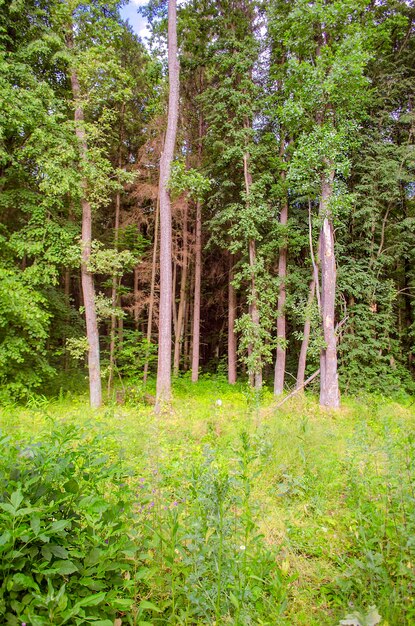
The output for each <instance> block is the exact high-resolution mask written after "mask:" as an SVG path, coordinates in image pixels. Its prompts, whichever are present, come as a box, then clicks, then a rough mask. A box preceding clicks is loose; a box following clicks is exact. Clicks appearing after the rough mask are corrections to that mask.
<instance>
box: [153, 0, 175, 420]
mask: <svg viewBox="0 0 415 626" xmlns="http://www.w3.org/2000/svg"><path fill="white" fill-rule="evenodd" d="M176 21H177V20H176V1H175V0H169V7H168V66H169V108H168V117H167V130H166V140H165V143H164V149H163V154H162V156H161V160H160V183H159V198H160V307H159V346H158V363H157V399H156V411H160V409H161V408H162V406H163V404H165V403H166V402H169V401H170V399H171V322H172V301H171V298H172V269H171V245H172V244H171V237H172V224H171V206H170V193H169V190H168V183H169V179H170V171H171V163H172V160H173V156H174V146H175V143H176V134H177V122H178V117H179V70H180V68H179V61H178V56H177V31H176Z"/></svg>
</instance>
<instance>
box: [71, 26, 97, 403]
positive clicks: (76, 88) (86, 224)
mask: <svg viewBox="0 0 415 626" xmlns="http://www.w3.org/2000/svg"><path fill="white" fill-rule="evenodd" d="M66 43H67V46H68V48H69V49H70V50H72V49H73V35H72V32H68V34H67V39H66ZM70 80H71V88H72V96H73V99H74V103H75V133H76V137H77V139H78V142H79V147H80V158H81V161H86V158H87V151H88V147H87V141H86V135H85V129H84V126H83V123H84V111H83V108H82V104H81V99H80V97H81V89H80V85H79V80H78V75H77V73H76V71H75V70H74V69H71V71H70ZM81 187H82V195H81V207H82V234H81V244H82V260H81V283H82V295H83V301H84V307H85V320H86V335H87V340H88V373H89V401H90V404H91V407H93V408H97V407H99V406H101V404H102V390H101V368H100V359H99V334H98V320H97V314H96V309H95V289H94V277H93V275H92V273H91V272H90V271H89V270H88V264H89V259H90V256H91V241H92V213H91V204H90V202H89V201H88V198H87V191H88V182H87V180H86V178H83V179H82V180H81Z"/></svg>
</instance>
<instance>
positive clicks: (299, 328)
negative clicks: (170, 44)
mask: <svg viewBox="0 0 415 626" xmlns="http://www.w3.org/2000/svg"><path fill="white" fill-rule="evenodd" d="M119 8H120V3H117V2H93V3H88V2H78V1H77V2H75V1H74V2H72V3H66V4H65V6H63V5H62V4H61V3H58V2H57V3H55V2H53V1H51V2H47V3H40V4H39V3H30V2H29V3H25V4H24V6H23V5H22V4H18V3H4V4H2V5H1V7H0V11H1V17H2V24H3V26H2V30H1V33H0V37H1V59H0V64H1V65H0V80H1V83H0V90H1V96H2V103H3V104H2V109H1V116H2V123H1V126H2V134H1V140H0V167H1V172H0V185H1V199H0V206H1V211H2V220H1V221H2V225H1V231H0V236H1V238H2V247H1V253H0V265H1V272H2V276H3V283H2V284H3V287H4V288H2V295H1V302H2V305H1V307H0V329H1V330H0V339H1V344H0V345H1V348H0V350H1V359H0V376H1V380H2V383H3V390H4V391H3V393H5V394H9V395H10V394H11V395H13V396H24V395H27V394H28V393H30V390H31V389H34V388H39V387H40V386H41V385H44V384H45V383H46V382H47V380H48V379H49V378H50V377H51V375H52V373H53V372H55V377H56V372H59V371H66V381H67V380H68V378H67V377H68V374H69V372H70V371H71V370H74V369H75V370H76V366H75V362H74V360H73V355H75V354H76V355H78V356H80V357H81V359H83V356H84V354H85V348H86V347H88V346H89V351H90V359H91V355H92V353H91V349H92V347H94V346H95V347H94V350H93V352H94V356H93V359H92V360H93V361H94V365H93V366H92V369H90V380H92V381H94V380H95V386H94V385H92V387H91V400H92V403H93V404H94V405H98V404H99V403H100V393H99V389H98V387H97V385H98V384H99V381H100V378H101V376H100V375H98V373H97V372H98V367H99V366H103V372H102V374H103V375H104V376H108V375H109V389H110V391H111V389H112V387H113V384H114V382H115V381H116V380H119V378H120V377H121V378H123V377H124V378H125V377H126V372H128V371H129V369H130V370H131V371H132V370H133V368H134V371H135V372H136V373H137V372H142V371H146V372H147V370H148V369H150V371H154V359H152V355H153V354H154V347H153V348H152V346H154V344H156V343H157V334H158V332H161V330H162V328H164V329H165V330H166V331H168V332H172V331H173V333H174V335H173V336H174V339H175V350H174V353H175V358H174V368H175V372H176V373H177V372H178V373H182V372H185V371H186V370H188V369H189V368H190V367H192V379H193V380H194V381H196V380H197V377H198V370H199V368H201V369H202V371H206V370H208V371H219V372H224V371H225V372H226V371H228V375H229V381H230V382H234V381H235V380H236V376H238V377H243V376H246V377H247V378H248V379H249V380H250V381H251V384H252V385H253V386H254V387H256V388H257V389H260V387H261V384H262V379H263V380H265V381H270V380H271V378H272V375H273V373H272V372H271V364H272V363H273V362H274V361H275V372H274V390H275V393H276V394H280V393H281V392H282V391H283V389H284V388H287V386H291V383H290V382H289V380H290V378H289V377H290V375H291V376H294V377H295V376H296V374H297V371H298V372H299V374H298V376H299V379H298V381H297V384H298V385H301V380H303V378H304V376H306V375H307V373H308V374H311V373H312V372H313V371H314V370H315V369H317V368H318V366H319V361H320V369H321V381H322V385H321V403H322V404H323V405H327V406H336V405H337V404H338V402H339V385H340V387H341V388H343V389H344V390H345V391H353V390H354V389H356V388H358V387H360V386H362V385H366V386H368V387H369V388H374V387H376V386H379V387H381V388H382V390H385V389H390V390H393V389H398V388H401V387H408V386H411V384H412V372H413V345H414V343H413V337H414V324H415V321H414V310H413V302H414V300H413V288H414V271H413V267H414V259H413V250H414V216H413V213H414V199H413V198H414V189H413V180H414V178H413V169H414V159H413V139H414V113H413V94H412V91H413V89H412V86H413V67H412V65H413V63H412V58H413V52H414V50H413V48H414V37H413V20H414V9H413V7H412V6H411V5H410V4H408V3H406V2H393V3H392V2H389V1H385V2H382V3H377V4H373V3H370V2H367V1H366V0H350V1H348V2H335V1H331V2H323V1H316V2H312V3H309V2H307V3H304V2H302V1H300V0H298V2H297V1H296V2H285V1H284V0H273V1H272V2H269V3H267V5H266V6H265V5H262V3H261V2H253V1H251V0H238V1H237V2H227V1H226V0H224V1H223V2H222V1H221V2H210V0H194V1H192V2H187V3H185V4H183V5H181V6H180V7H179V10H178V17H177V19H178V23H177V26H178V35H179V39H178V53H177V54H178V58H177V57H176V54H175V53H173V55H172V56H171V63H172V62H173V61H174V62H177V61H178V59H179V60H180V64H181V66H182V72H181V77H180V93H181V97H180V102H179V113H178V116H179V120H178V135H177V141H176V148H175V151H174V153H173V152H172V151H171V150H167V152H169V159H170V158H172V159H173V167H172V172H173V173H172V176H170V175H169V174H168V172H167V174H163V176H162V177H161V178H160V176H159V166H160V158H161V155H162V153H163V154H164V155H166V147H168V146H169V145H170V146H171V145H173V144H174V142H173V144H172V142H171V141H170V140H169V131H168V124H167V113H166V112H167V107H166V98H167V84H168V80H169V73H168V72H167V65H166V60H167V57H166V54H165V52H166V47H165V44H166V43H167V28H166V27H167V19H166V18H167V12H166V5H165V4H163V3H161V4H158V5H152V4H150V5H149V7H148V9H147V17H148V19H149V22H150V24H151V26H152V29H153V34H154V38H153V42H152V45H151V49H150V51H147V50H146V49H145V48H144V47H143V45H142V44H141V43H140V42H139V41H138V39H137V37H136V36H135V35H134V34H133V33H132V32H131V30H130V29H129V28H128V27H127V26H126V25H125V24H123V22H122V20H121V17H120V14H119ZM171 67H172V65H171V66H170V74H171V72H172V70H171ZM75 79H76V80H75ZM74 87H75V88H74ZM176 93H177V90H176ZM176 101H177V98H176ZM75 118H76V119H75ZM163 145H164V146H165V148H164V151H163ZM167 170H168V168H167ZM167 170H166V171H167ZM161 182H163V185H162V187H161V190H162V195H163V194H167V195H170V196H171V199H172V203H171V220H172V221H171V223H172V231H171V235H169V234H168V232H167V231H166V229H165V224H164V217H165V212H164V195H163V198H162V197H161V196H160V208H161V214H160V217H161V255H162V256H161V259H162V263H161V266H162V267H163V268H164V269H163V272H162V276H164V273H165V271H170V270H172V271H171V274H172V275H171V286H169V282H167V283H163V285H162V287H161V291H160V278H161V276H160V275H159V271H160V263H159V251H160V247H159V244H158V217H157V215H158V200H157V198H158V196H159V194H158V187H159V183H160V184H161ZM163 190H164V191H163ZM87 205H89V209H90V219H89V217H88V216H89V212H88V211H86V210H85V208H86V207H87ZM82 214H83V218H84V227H85V223H86V222H89V223H90V226H91V232H87V230H88V229H87V230H85V228H84V235H83V244H82V246H81V245H80V234H81V223H82ZM310 231H311V234H310ZM166 232H167V235H166ZM81 248H82V250H83V257H82V256H81ZM80 274H82V276H83V282H84V283H85V280H86V279H87V280H88V281H89V282H90V286H91V285H92V283H94V284H95V291H96V294H95V296H93V293H92V289H89V291H88V290H86V291H85V289H83V290H82V289H81V282H82V281H81V280H80ZM318 275H319V276H318ZM161 280H162V281H163V279H162V278H161ZM164 285H167V286H166V287H165V286H164ZM6 287H7V288H6ZM10 293H12V295H13V297H12V296H11V295H10V296H9V295H8V294H10ZM91 294H92V295H91ZM313 294H315V295H313ZM170 301H171V305H170V304H169V302H170ZM28 302H31V303H32V304H31V306H30V308H29V309H28V307H27V303H28ZM84 311H85V313H86V317H87V320H88V319H89V318H90V316H91V315H92V317H94V315H95V317H96V322H94V323H93V324H92V327H94V328H95V340H94V338H93V334H94V333H93V331H91V325H89V329H88V328H87V335H88V343H85V339H84V338H83V335H84V334H85V330H84V322H83V312H84ZM160 313H161V314H162V318H161V321H160V317H159V316H160ZM170 313H172V324H170V322H169V320H168V318H169V316H170ZM339 323H341V326H340V328H337V330H336V327H337V326H338V324H339ZM87 327H88V324H87ZM169 329H170V330H169ZM91 333H92V334H91ZM163 336H164V335H163ZM68 340H69V343H68ZM99 344H100V346H99ZM162 345H163V346H164V347H163V349H162V352H163V354H164V355H165V356H164V357H163V358H162V359H161V361H160V363H159V367H158V372H159V377H160V376H161V377H162V378H163V380H164V381H165V382H164V383H163V384H162V383H161V382H160V381H161V379H160V381H159V396H160V397H161V396H163V397H164V396H165V397H166V399H167V398H168V392H167V391H166V393H165V390H167V389H168V388H169V383H167V382H166V381H167V378H166V376H167V372H170V367H171V363H170V359H171V356H172V350H173V345H172V341H171V339H169V337H168V334H166V335H165V340H164V342H160V346H162ZM68 346H69V347H70V350H68ZM99 347H100V353H101V356H100V357H99V351H98V349H99ZM236 350H237V352H238V356H236ZM166 355H167V356H166ZM300 357H301V358H300ZM237 359H238V361H237ZM337 361H338V364H339V377H338V374H337ZM129 362H130V364H131V365H130V368H129V366H128V363H129ZM137 363H138V366H137ZM163 363H164V364H165V365H166V371H165V372H164V374H163V376H162V367H161V366H162V364H163ZM121 364H122V365H121ZM236 368H238V371H236ZM29 372H30V374H29ZM287 376H288V378H287ZM287 381H288V382H287ZM162 388H163V389H164V391H162Z"/></svg>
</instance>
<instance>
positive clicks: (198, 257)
mask: <svg viewBox="0 0 415 626" xmlns="http://www.w3.org/2000/svg"><path fill="white" fill-rule="evenodd" d="M202 135H203V117H202V115H201V114H200V117H199V145H198V165H199V167H200V166H201V165H202ZM201 288H202V203H201V202H200V200H198V201H197V203H196V232H195V288H194V292H193V293H194V295H193V332H192V337H193V340H192V382H193V383H196V382H197V380H198V378H199V360H200V297H201Z"/></svg>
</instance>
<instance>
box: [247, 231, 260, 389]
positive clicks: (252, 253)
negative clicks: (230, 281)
mask: <svg viewBox="0 0 415 626" xmlns="http://www.w3.org/2000/svg"><path fill="white" fill-rule="evenodd" d="M249 265H250V266H251V296H252V303H251V320H252V325H253V327H254V333H255V335H256V336H255V341H256V343H258V341H259V310H258V294H257V289H256V282H255V265H256V245H255V241H254V240H253V239H251V240H250V242H249ZM257 349H258V346H257V345H256V346H255V350H256V351H257ZM253 377H254V387H255V389H261V387H262V367H261V363H260V362H259V363H256V364H255V369H254V372H253Z"/></svg>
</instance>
